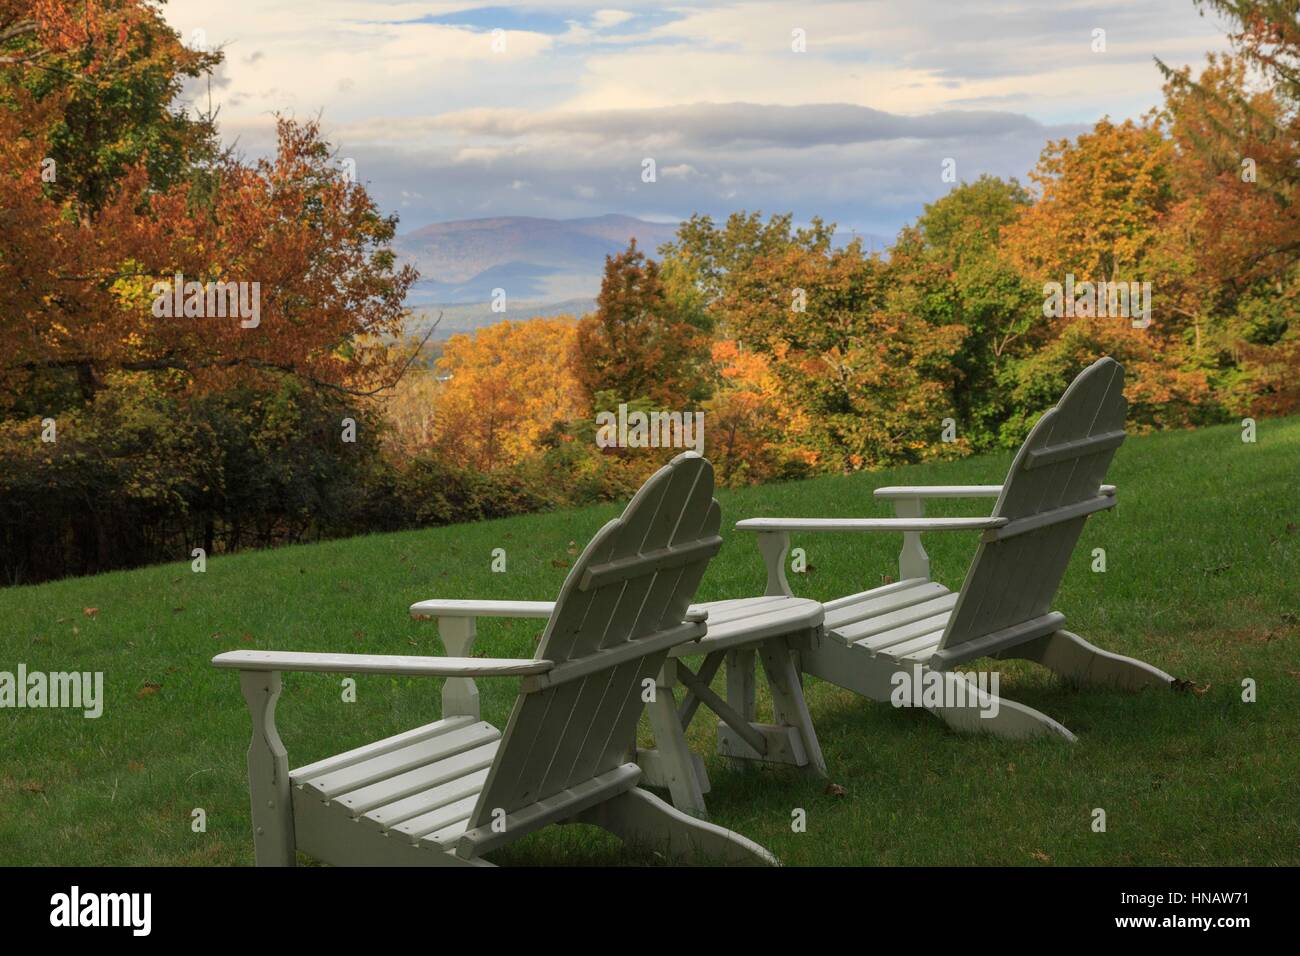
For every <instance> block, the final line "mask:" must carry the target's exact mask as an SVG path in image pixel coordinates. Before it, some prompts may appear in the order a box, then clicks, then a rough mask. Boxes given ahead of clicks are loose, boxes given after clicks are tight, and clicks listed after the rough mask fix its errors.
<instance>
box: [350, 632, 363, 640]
mask: <svg viewBox="0 0 1300 956" xmlns="http://www.w3.org/2000/svg"><path fill="white" fill-rule="evenodd" d="M352 636H353V637H355V638H356V639H357V640H358V641H359V640H361V639H362V638H363V637H365V636H366V632H365V631H353V632H352Z"/></svg>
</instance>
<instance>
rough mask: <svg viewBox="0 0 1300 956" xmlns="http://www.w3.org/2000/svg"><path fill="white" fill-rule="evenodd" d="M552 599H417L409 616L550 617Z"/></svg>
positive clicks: (552, 605) (553, 604)
mask: <svg viewBox="0 0 1300 956" xmlns="http://www.w3.org/2000/svg"><path fill="white" fill-rule="evenodd" d="M554 609H555V602H554V601H419V602H417V603H415V604H412V605H411V617H415V618H425V617H521V618H522V617H550V616H551V611H552V610H554Z"/></svg>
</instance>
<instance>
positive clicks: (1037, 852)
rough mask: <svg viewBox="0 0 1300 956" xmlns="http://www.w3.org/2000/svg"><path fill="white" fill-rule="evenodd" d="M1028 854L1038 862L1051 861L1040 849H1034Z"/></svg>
mask: <svg viewBox="0 0 1300 956" xmlns="http://www.w3.org/2000/svg"><path fill="white" fill-rule="evenodd" d="M1029 855H1030V856H1032V857H1033V858H1034V859H1035V860H1037V861H1038V862H1039V863H1051V862H1052V858H1051V857H1050V856H1048V855H1047V854H1046V853H1044V852H1043V851H1042V850H1035V851H1034V852H1033V853H1030V854H1029Z"/></svg>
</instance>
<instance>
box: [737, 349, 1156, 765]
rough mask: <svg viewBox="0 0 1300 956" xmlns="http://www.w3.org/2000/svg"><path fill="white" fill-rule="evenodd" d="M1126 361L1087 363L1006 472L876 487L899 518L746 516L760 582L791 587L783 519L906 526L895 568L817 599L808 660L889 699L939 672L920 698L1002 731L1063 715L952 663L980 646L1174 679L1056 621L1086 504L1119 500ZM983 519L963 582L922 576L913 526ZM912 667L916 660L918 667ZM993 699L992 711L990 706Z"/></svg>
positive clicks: (953, 526) (1142, 677) (935, 527)
mask: <svg viewBox="0 0 1300 956" xmlns="http://www.w3.org/2000/svg"><path fill="white" fill-rule="evenodd" d="M1126 407H1127V406H1126V403H1125V400H1124V370H1123V368H1122V367H1121V366H1120V365H1119V363H1117V362H1116V361H1115V360H1114V359H1111V358H1102V359H1100V360H1098V361H1097V362H1095V363H1093V364H1092V365H1091V366H1089V367H1088V368H1087V369H1085V370H1084V371H1083V372H1081V373H1080V374H1079V376H1078V377H1077V378H1076V379H1075V380H1074V381H1073V382H1072V383H1071V384H1070V386H1069V387H1068V388H1067V389H1066V390H1065V394H1064V395H1063V396H1062V397H1061V401H1060V402H1059V404H1057V405H1056V407H1055V408H1053V409H1051V410H1049V411H1048V412H1047V414H1046V415H1044V416H1043V418H1042V419H1041V420H1039V422H1038V423H1037V424H1036V425H1035V426H1034V427H1033V429H1032V430H1031V431H1030V433H1029V437H1028V438H1026V439H1025V443H1024V445H1023V446H1022V447H1021V448H1020V451H1019V452H1018V453H1017V455H1016V457H1015V460H1014V462H1013V463H1012V465H1011V470H1010V472H1009V474H1008V475H1007V478H1006V481H1005V483H1004V484H1002V485H979V486H969V487H961V486H958V487H896V488H881V489H879V490H878V491H877V492H876V497H877V498H880V499H884V500H892V501H894V502H895V508H896V513H897V515H898V517H895V518H849V519H839V518H753V519H749V520H745V521H741V522H739V523H738V524H737V525H736V527H737V528H738V529H740V530H745V531H755V532H758V543H759V548H760V550H761V551H762V553H763V556H764V560H765V562H766V564H767V574H768V584H767V593H768V594H772V595H788V594H790V593H791V592H790V585H789V582H788V581H787V579H786V576H785V567H784V563H785V555H786V553H787V551H788V550H789V547H790V540H789V536H790V534H791V533H792V532H804V531H895V532H900V531H901V532H903V534H904V546H903V551H902V554H901V556H900V562H899V578H900V580H898V581H897V582H895V583H893V584H887V585H885V586H883V587H877V588H872V589H871V590H868V591H862V592H860V593H857V594H850V595H848V596H847V597H842V598H839V599H838V600H834V601H830V602H829V603H827V604H825V605H824V607H825V611H826V617H825V627H826V638H825V639H824V640H823V641H822V642H821V643H820V644H819V645H817V646H816V647H815V648H813V649H812V650H809V651H805V652H804V653H803V654H802V655H801V658H800V660H801V666H802V669H803V670H804V671H806V672H807V673H810V674H813V675H815V676H817V677H821V678H823V679H824V680H828V681H831V682H832V683H835V684H838V685H839V686H841V687H845V688H847V689H849V690H852V691H855V692H857V693H859V694H862V695H864V696H866V697H869V698H871V699H873V700H880V701H888V700H890V699H891V695H892V694H893V693H894V691H895V689H896V687H898V686H899V679H898V678H896V675H898V674H900V672H901V673H904V674H911V675H913V676H914V677H917V676H919V677H920V678H921V681H925V680H926V679H927V678H926V677H925V675H926V674H927V673H929V672H935V673H939V674H941V675H942V676H941V677H940V678H939V680H940V681H942V682H943V683H942V684H941V685H940V686H941V687H942V689H943V691H944V693H943V695H942V697H939V696H938V695H935V698H934V705H933V706H927V708H926V709H929V710H931V711H933V712H935V713H937V714H938V715H939V716H941V717H942V718H943V719H944V720H945V721H947V722H948V723H949V724H950V725H952V726H953V727H955V728H957V729H960V730H970V731H976V730H983V731H988V732H990V733H994V734H997V735H1000V736H1007V737H1027V736H1036V735H1040V734H1047V735H1051V734H1056V735H1059V736H1061V737H1065V738H1066V739H1068V740H1074V739H1075V738H1074V735H1073V734H1072V733H1070V731H1069V730H1067V729H1066V728H1065V727H1063V726H1061V724H1059V723H1057V722H1056V721H1055V720H1052V719H1051V718H1050V717H1048V716H1046V715H1045V714H1042V713H1040V712H1038V711H1037V710H1034V709H1032V708H1030V707H1025V706H1023V705H1021V704H1017V703H1014V702H1012V701H1007V700H1004V699H995V698H994V695H992V694H991V693H987V692H986V691H987V688H985V689H981V688H979V687H978V686H977V685H976V684H975V683H974V682H973V677H974V675H973V674H963V673H961V672H959V671H957V670H955V668H957V667H958V666H959V665H962V664H965V663H967V662H968V661H971V660H974V659H975V658H979V657H994V658H1023V659H1026V660H1031V661H1036V662H1038V663H1040V664H1042V665H1044V666H1046V667H1048V668H1050V669H1051V670H1053V671H1055V672H1056V673H1058V674H1060V675H1062V676H1064V677H1066V678H1068V679H1071V680H1074V681H1077V682H1079V683H1094V684H1110V685H1115V686H1120V687H1124V688H1129V689H1137V688H1141V687H1146V686H1166V687H1167V686H1169V685H1170V683H1171V682H1172V680H1173V678H1172V677H1170V675H1168V674H1166V673H1165V672H1164V671H1161V670H1158V669H1157V668H1155V667H1152V666H1151V665H1149V664H1145V663H1143V662H1141V661H1138V660H1134V659H1132V658H1129V657H1122V656H1120V655H1118V654H1112V653H1110V652H1108V651H1103V650H1100V649H1098V648H1096V647H1093V646H1092V645H1091V644H1089V643H1088V642H1087V641H1085V640H1083V639H1082V638H1080V637H1079V636H1078V635H1076V634H1073V633H1071V632H1070V631H1067V630H1064V629H1063V624H1064V623H1065V618H1064V615H1062V614H1060V613H1059V612H1056V611H1053V610H1052V608H1051V604H1052V601H1053V600H1054V599H1055V597H1056V592H1057V589H1058V588H1059V587H1060V583H1061V579H1062V577H1063V576H1064V574H1065V569H1066V565H1067V563H1068V562H1069V559H1070V555H1071V552H1072V551H1073V550H1074V546H1075V542H1076V541H1078V538H1079V534H1080V532H1081V531H1082V530H1083V523H1084V521H1085V520H1086V518H1087V516H1088V515H1089V514H1092V513H1093V512H1095V511H1100V510H1103V509H1106V508H1110V507H1112V506H1113V505H1114V504H1115V489H1114V487H1113V486H1110V485H1103V484H1102V483H1101V482H1102V479H1103V478H1104V477H1105V474H1106V469H1107V468H1108V467H1109V465H1110V461H1111V458H1112V457H1114V454H1115V449H1116V448H1118V447H1119V445H1120V443H1121V442H1123V440H1124V418H1125V413H1126ZM961 497H992V498H996V499H997V503H996V504H995V505H994V507H993V513H992V514H991V515H990V516H989V517H987V518H926V517H924V504H923V503H924V501H925V500H926V499H936V498H961ZM969 530H977V531H982V532H983V535H982V537H981V539H980V544H979V547H978V548H977V549H976V552H975V557H974V560H973V561H972V562H971V565H970V568H969V569H968V571H967V573H966V579H965V582H964V583H963V584H962V587H961V590H960V591H957V592H951V591H949V590H948V589H947V588H946V587H944V586H943V585H942V584H939V583H937V582H934V581H931V580H929V561H928V558H927V557H926V555H925V551H924V550H923V549H922V548H921V544H920V535H921V533H922V532H929V531H969ZM916 668H920V670H916ZM995 706H996V715H995V716H988V715H990V714H992V713H993V711H994V709H995Z"/></svg>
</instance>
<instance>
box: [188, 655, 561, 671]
mask: <svg viewBox="0 0 1300 956" xmlns="http://www.w3.org/2000/svg"><path fill="white" fill-rule="evenodd" d="M212 665H213V666H214V667H228V668H231V669H234V670H240V671H317V672H324V673H330V674H344V673H355V674H406V675H422V676H426V677H493V676H510V675H516V676H527V675H529V674H545V673H546V672H547V671H549V670H550V669H551V668H553V667H554V666H555V662H554V661H546V660H513V659H510V658H499V657H404V656H400V655H393V654H308V653H302V652H299V651H227V652H226V653H224V654H218V655H217V656H216V657H214V658H212Z"/></svg>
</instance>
